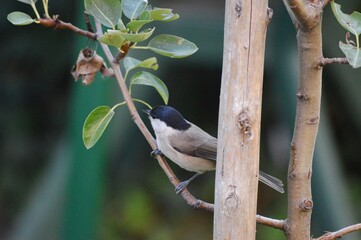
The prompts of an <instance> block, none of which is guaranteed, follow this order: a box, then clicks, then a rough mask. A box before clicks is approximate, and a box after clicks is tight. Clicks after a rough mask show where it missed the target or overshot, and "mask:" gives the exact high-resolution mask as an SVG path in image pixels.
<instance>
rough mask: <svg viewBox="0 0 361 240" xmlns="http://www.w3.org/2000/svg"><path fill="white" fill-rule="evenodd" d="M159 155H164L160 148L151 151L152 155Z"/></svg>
mask: <svg viewBox="0 0 361 240" xmlns="http://www.w3.org/2000/svg"><path fill="white" fill-rule="evenodd" d="M157 155H160V156H164V154H163V153H162V151H161V150H159V149H155V150H153V151H151V152H150V156H152V157H157Z"/></svg>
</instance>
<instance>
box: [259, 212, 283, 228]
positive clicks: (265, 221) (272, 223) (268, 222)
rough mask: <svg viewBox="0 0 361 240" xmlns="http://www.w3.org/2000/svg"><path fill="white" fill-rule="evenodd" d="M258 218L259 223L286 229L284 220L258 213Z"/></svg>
mask: <svg viewBox="0 0 361 240" xmlns="http://www.w3.org/2000/svg"><path fill="white" fill-rule="evenodd" d="M256 220H257V223H259V224H262V225H265V226H268V227H273V228H276V229H279V230H282V231H284V230H285V229H286V225H285V221H284V220H278V219H273V218H268V217H263V216H261V215H257V216H256Z"/></svg>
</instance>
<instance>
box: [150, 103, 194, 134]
mask: <svg viewBox="0 0 361 240" xmlns="http://www.w3.org/2000/svg"><path fill="white" fill-rule="evenodd" d="M144 112H145V113H147V114H148V115H149V116H151V117H152V118H153V119H159V120H161V121H163V122H164V123H165V124H167V126H169V127H172V128H174V129H177V130H183V131H184V130H187V129H188V128H190V127H191V125H190V124H189V123H188V122H187V121H186V120H185V119H184V118H183V116H182V114H180V112H178V111H177V110H176V109H174V108H172V107H170V106H166V105H159V106H156V107H154V108H153V109H152V110H144Z"/></svg>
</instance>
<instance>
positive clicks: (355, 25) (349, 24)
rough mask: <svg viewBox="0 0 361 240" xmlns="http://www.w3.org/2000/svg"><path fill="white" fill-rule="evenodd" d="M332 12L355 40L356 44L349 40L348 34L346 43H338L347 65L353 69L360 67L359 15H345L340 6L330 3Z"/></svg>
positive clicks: (354, 13) (360, 29) (355, 13)
mask: <svg viewBox="0 0 361 240" xmlns="http://www.w3.org/2000/svg"><path fill="white" fill-rule="evenodd" d="M331 8H332V11H333V13H334V15H335V17H336V19H337V21H338V22H339V23H340V25H341V26H342V27H343V28H344V29H346V30H347V31H348V32H349V33H351V34H353V35H354V36H355V38H356V44H355V43H354V42H353V41H351V40H349V33H348V34H347V35H346V43H343V42H342V41H340V42H339V47H340V49H341V50H342V52H343V53H344V54H345V56H346V58H347V60H348V62H349V64H350V65H351V66H352V67H353V68H359V67H361V51H360V47H361V46H360V40H359V36H360V34H361V13H359V12H356V11H355V12H353V13H352V14H351V15H349V14H345V13H343V12H342V11H341V6H340V5H339V4H337V3H335V2H334V1H332V2H331Z"/></svg>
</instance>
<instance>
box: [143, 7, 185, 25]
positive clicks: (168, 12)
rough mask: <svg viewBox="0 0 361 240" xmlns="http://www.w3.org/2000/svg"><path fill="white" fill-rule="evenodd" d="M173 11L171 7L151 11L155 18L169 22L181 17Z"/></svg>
mask: <svg viewBox="0 0 361 240" xmlns="http://www.w3.org/2000/svg"><path fill="white" fill-rule="evenodd" d="M172 11H173V10H172V9H170V8H154V9H153V10H151V11H149V12H150V16H151V18H152V19H153V20H155V21H166V22H169V21H173V20H177V19H178V18H179V15H178V14H174V13H172Z"/></svg>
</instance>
